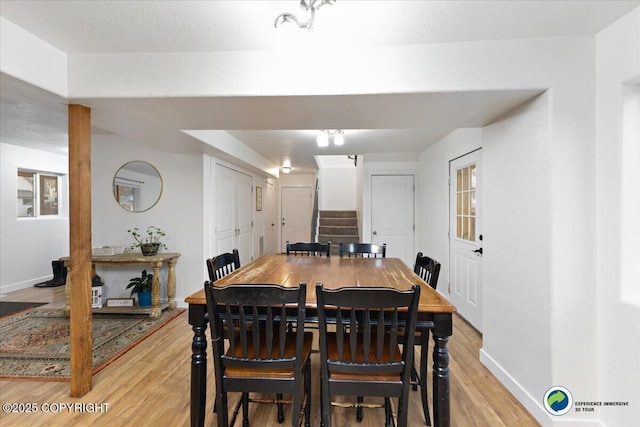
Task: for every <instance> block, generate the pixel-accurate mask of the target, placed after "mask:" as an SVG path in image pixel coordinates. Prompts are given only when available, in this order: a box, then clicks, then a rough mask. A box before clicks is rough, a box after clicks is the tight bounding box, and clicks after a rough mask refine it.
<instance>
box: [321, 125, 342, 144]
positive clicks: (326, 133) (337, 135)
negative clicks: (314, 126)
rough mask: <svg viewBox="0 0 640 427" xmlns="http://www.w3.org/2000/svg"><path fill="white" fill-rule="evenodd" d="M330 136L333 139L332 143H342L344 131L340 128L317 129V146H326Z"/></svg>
mask: <svg viewBox="0 0 640 427" xmlns="http://www.w3.org/2000/svg"><path fill="white" fill-rule="evenodd" d="M330 138H331V139H332V140H333V145H344V132H343V131H342V129H336V130H328V129H322V130H319V131H318V135H317V136H316V143H318V147H328V146H329V139H330Z"/></svg>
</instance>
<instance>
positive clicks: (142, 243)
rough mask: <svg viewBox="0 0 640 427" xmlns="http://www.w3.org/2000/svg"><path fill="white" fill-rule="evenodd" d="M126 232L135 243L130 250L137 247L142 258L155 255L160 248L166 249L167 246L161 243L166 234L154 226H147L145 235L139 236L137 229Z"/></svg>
mask: <svg viewBox="0 0 640 427" xmlns="http://www.w3.org/2000/svg"><path fill="white" fill-rule="evenodd" d="M127 232H128V233H131V235H132V236H133V239H134V240H135V241H136V243H134V244H133V245H132V246H131V248H132V249H134V248H137V247H139V248H140V251H141V252H142V255H144V256H151V255H156V254H157V253H158V251H159V250H160V247H162V248H164V249H167V245H166V244H165V243H164V242H163V239H164V238H165V237H166V233H165V232H164V231H163V230H162V229H160V228H159V227H156V226H155V225H150V226H148V227H147V231H146V234H145V235H142V234H140V231H139V230H138V227H134V228H132V229H130V230H127Z"/></svg>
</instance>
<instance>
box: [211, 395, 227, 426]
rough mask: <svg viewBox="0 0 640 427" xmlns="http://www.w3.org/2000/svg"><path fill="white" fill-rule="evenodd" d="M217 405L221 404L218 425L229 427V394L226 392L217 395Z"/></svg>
mask: <svg viewBox="0 0 640 427" xmlns="http://www.w3.org/2000/svg"><path fill="white" fill-rule="evenodd" d="M214 406H216V407H218V406H219V411H218V425H219V426H220V427H228V425H229V418H228V412H229V408H228V407H227V395H226V394H225V393H221V394H220V395H216V404H215V405H214Z"/></svg>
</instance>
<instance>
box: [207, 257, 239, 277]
mask: <svg viewBox="0 0 640 427" xmlns="http://www.w3.org/2000/svg"><path fill="white" fill-rule="evenodd" d="M238 268H240V254H239V253H238V250H237V249H234V250H233V251H232V252H227V253H224V254H220V255H218V256H215V257H213V258H209V259H207V270H208V271H209V280H211V281H212V282H215V281H216V280H220V279H222V278H223V277H224V276H226V275H227V274H229V273H231V272H233V271H235V270H237V269H238Z"/></svg>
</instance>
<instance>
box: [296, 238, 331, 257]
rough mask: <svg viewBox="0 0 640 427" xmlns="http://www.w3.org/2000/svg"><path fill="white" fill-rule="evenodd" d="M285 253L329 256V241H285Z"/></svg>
mask: <svg viewBox="0 0 640 427" xmlns="http://www.w3.org/2000/svg"><path fill="white" fill-rule="evenodd" d="M287 255H300V256H323V255H325V256H331V242H327V243H326V244H324V243H317V242H298V243H289V242H288V241H287Z"/></svg>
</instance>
